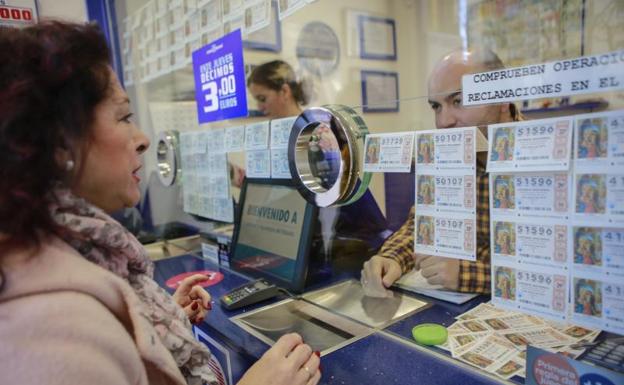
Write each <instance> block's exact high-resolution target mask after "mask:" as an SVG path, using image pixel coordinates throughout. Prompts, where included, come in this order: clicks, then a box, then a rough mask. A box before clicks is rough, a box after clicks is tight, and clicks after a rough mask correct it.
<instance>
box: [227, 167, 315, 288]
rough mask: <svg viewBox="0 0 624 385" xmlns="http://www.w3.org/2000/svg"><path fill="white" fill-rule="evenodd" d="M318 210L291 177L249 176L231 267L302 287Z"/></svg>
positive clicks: (290, 285)
mask: <svg viewBox="0 0 624 385" xmlns="http://www.w3.org/2000/svg"><path fill="white" fill-rule="evenodd" d="M317 212H318V209H317V208H316V207H314V206H313V205H311V204H310V203H308V202H307V201H306V200H305V199H303V197H302V196H301V195H300V194H299V192H298V191H297V188H296V187H295V186H294V184H293V183H292V182H291V181H290V180H276V179H249V178H248V179H246V180H245V181H244V183H243V186H242V189H241V195H240V204H239V210H238V212H237V218H236V224H237V226H235V231H234V237H233V239H232V253H231V256H230V266H231V267H232V268H233V269H234V270H236V271H239V272H242V273H244V274H247V275H251V276H253V277H262V278H266V279H268V280H270V281H272V282H274V283H275V284H276V285H278V286H281V287H284V288H286V289H289V290H292V291H295V292H301V291H303V288H304V286H305V280H306V272H307V271H306V270H307V267H308V259H309V252H310V245H311V242H312V236H313V233H314V225H315V219H316V217H317Z"/></svg>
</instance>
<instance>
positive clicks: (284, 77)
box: [247, 60, 310, 119]
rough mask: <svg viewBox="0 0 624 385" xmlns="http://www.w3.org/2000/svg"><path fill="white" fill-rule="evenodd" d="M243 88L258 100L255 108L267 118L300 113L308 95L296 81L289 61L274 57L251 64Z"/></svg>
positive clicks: (284, 116) (302, 83)
mask: <svg viewBox="0 0 624 385" xmlns="http://www.w3.org/2000/svg"><path fill="white" fill-rule="evenodd" d="M247 87H248V88H249V92H250V93H251V94H252V95H253V97H254V99H256V102H258V110H260V112H262V114H263V115H264V116H266V117H267V118H269V119H279V118H287V117H289V116H297V115H299V114H301V112H302V110H301V106H302V105H306V104H308V102H309V101H310V100H309V95H308V93H306V91H305V89H304V88H305V85H304V82H303V81H301V80H297V76H296V74H295V71H294V70H293V69H292V67H291V66H290V64H288V63H286V62H285V61H282V60H274V61H271V62H268V63H264V64H261V65H259V66H257V67H255V68H254V69H253V70H252V71H251V74H250V75H249V77H248V78H247Z"/></svg>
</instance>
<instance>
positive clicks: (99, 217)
mask: <svg viewBox="0 0 624 385" xmlns="http://www.w3.org/2000/svg"><path fill="white" fill-rule="evenodd" d="M109 58H110V52H109V50H108V47H107V45H106V41H105V39H104V37H103V35H102V33H101V32H100V30H99V29H98V28H97V27H96V26H94V25H80V24H70V23H61V22H45V23H40V24H38V25H35V26H32V27H29V28H26V29H21V30H19V29H9V28H6V27H5V28H1V27H0V105H1V106H2V108H1V109H0V162H1V163H2V167H1V168H0V319H2V322H0V341H2V344H1V347H0V383H20V384H34V383H38V384H43V383H45V384H67V383H85V384H184V383H189V384H204V383H208V384H217V383H220V382H221V381H222V377H221V376H222V373H220V371H219V369H218V365H216V364H215V362H214V358H212V357H211V354H210V352H209V351H208V349H207V348H206V347H205V346H204V345H203V344H201V343H199V342H198V341H196V340H195V339H194V337H193V334H192V333H191V324H190V322H193V323H196V324H197V323H201V322H203V320H204V317H205V316H206V314H207V311H208V310H210V295H209V294H208V293H207V292H206V291H204V290H203V289H202V288H201V287H199V286H198V285H197V283H198V282H200V281H201V280H205V279H206V278H207V277H205V276H202V275H196V276H193V277H190V278H188V279H186V280H185V281H184V282H182V284H181V285H180V287H179V288H178V289H177V290H176V292H175V293H174V295H173V296H170V295H169V294H168V293H167V292H166V291H165V290H163V289H162V288H160V287H159V286H158V284H157V283H156V282H155V281H154V280H153V278H152V274H153V264H152V262H151V261H150V260H149V258H148V256H147V253H146V251H145V249H144V248H143V247H142V245H141V244H140V243H139V242H138V241H137V239H136V238H135V237H134V236H133V235H131V234H130V233H129V232H128V231H127V230H126V229H125V228H124V227H123V226H121V225H120V224H119V223H118V222H116V221H115V220H113V219H112V218H111V217H110V216H109V214H108V213H111V212H113V211H116V210H119V209H121V208H123V207H132V206H134V205H135V204H136V203H137V202H138V201H139V199H140V190H139V182H140V178H139V176H138V172H139V170H140V168H141V165H142V161H141V155H142V154H143V152H145V150H146V149H147V148H148V146H149V140H148V138H147V137H146V136H145V135H144V134H143V133H142V132H141V131H140V130H139V129H138V127H136V125H135V124H134V123H133V122H132V119H131V117H132V113H131V112H130V102H129V99H128V96H127V94H126V92H125V91H124V90H123V89H122V88H121V85H120V84H119V81H118V79H117V77H116V75H115V73H114V72H113V70H112V68H111V66H110V59H109ZM318 365H319V359H318V357H317V356H316V355H315V354H312V350H311V348H310V347H309V346H308V345H305V344H303V341H302V340H301V337H300V336H299V335H297V334H289V335H286V336H283V337H282V338H281V339H280V340H278V341H277V342H276V344H275V345H274V346H273V347H272V348H271V349H269V350H268V351H267V352H266V353H265V354H264V355H263V356H262V358H261V359H260V360H259V361H258V362H257V363H256V364H255V365H253V366H252V367H251V368H250V369H249V371H248V372H247V373H246V374H245V375H244V376H243V378H242V379H241V381H240V382H239V384H241V385H243V384H267V385H268V384H284V385H286V384H302V385H303V384H306V385H310V384H316V383H317V382H318V381H319V379H320V372H319V371H318Z"/></svg>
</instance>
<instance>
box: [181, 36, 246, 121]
mask: <svg viewBox="0 0 624 385" xmlns="http://www.w3.org/2000/svg"><path fill="white" fill-rule="evenodd" d="M193 74H194V77H195V100H196V101H197V119H198V121H199V124H202V123H208V122H214V121H218V120H224V119H232V118H236V117H240V116H247V93H246V88H245V63H244V61H243V41H242V38H241V32H240V29H237V30H236V31H234V32H231V33H229V34H227V35H225V36H223V37H222V38H220V39H217V40H214V41H213V42H211V43H208V44H206V45H205V46H203V47H201V48H200V49H198V50H197V51H194V52H193Z"/></svg>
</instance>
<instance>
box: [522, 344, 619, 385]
mask: <svg viewBox="0 0 624 385" xmlns="http://www.w3.org/2000/svg"><path fill="white" fill-rule="evenodd" d="M620 384H624V374H621V373H617V372H613V371H610V370H607V369H603V368H600V367H597V366H593V365H590V364H587V363H584V362H581V361H575V360H573V359H571V358H568V357H565V356H563V355H561V354H557V353H550V352H547V351H545V350H542V349H538V348H535V347H533V346H529V347H528V348H527V365H526V382H525V385H620Z"/></svg>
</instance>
